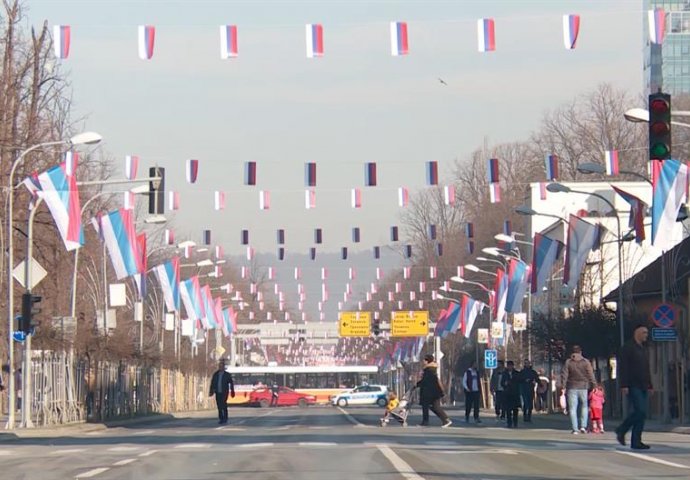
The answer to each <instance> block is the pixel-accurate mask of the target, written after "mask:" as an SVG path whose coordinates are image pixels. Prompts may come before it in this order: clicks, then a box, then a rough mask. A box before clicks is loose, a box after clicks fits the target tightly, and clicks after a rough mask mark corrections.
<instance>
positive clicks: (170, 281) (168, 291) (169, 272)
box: [154, 257, 180, 312]
mask: <svg viewBox="0 0 690 480" xmlns="http://www.w3.org/2000/svg"><path fill="white" fill-rule="evenodd" d="M154 271H155V272H156V276H157V277H158V283H160V286H161V290H162V291H163V298H165V306H166V308H167V310H168V312H177V311H178V310H179V305H180V258H179V257H175V258H173V259H172V260H169V261H167V262H165V263H163V264H161V265H158V266H156V267H154Z"/></svg>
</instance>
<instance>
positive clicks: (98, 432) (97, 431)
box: [84, 430, 105, 435]
mask: <svg viewBox="0 0 690 480" xmlns="http://www.w3.org/2000/svg"><path fill="white" fill-rule="evenodd" d="M104 433H105V432H104V431H102V430H96V431H95V432H86V433H85V434H84V435H103V434H104Z"/></svg>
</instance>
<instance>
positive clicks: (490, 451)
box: [434, 448, 520, 455]
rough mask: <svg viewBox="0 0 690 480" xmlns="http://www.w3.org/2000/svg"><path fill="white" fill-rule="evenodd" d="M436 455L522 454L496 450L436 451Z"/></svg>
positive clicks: (507, 450)
mask: <svg viewBox="0 0 690 480" xmlns="http://www.w3.org/2000/svg"><path fill="white" fill-rule="evenodd" d="M434 453H435V454H436V453H445V454H448V455H451V454H452V455H462V454H463V453H470V454H472V455H476V454H478V453H493V454H497V455H518V454H519V453H520V452H517V451H515V450H509V449H500V448H495V449H491V450H434Z"/></svg>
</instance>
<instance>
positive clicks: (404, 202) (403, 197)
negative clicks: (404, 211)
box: [398, 187, 410, 208]
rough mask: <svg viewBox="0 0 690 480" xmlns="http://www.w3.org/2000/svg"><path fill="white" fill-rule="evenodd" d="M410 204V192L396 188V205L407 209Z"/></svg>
mask: <svg viewBox="0 0 690 480" xmlns="http://www.w3.org/2000/svg"><path fill="white" fill-rule="evenodd" d="M409 203H410V191H409V189H408V188H407V187H399V188H398V205H399V206H400V207H403V208H405V207H407V206H408V205H409Z"/></svg>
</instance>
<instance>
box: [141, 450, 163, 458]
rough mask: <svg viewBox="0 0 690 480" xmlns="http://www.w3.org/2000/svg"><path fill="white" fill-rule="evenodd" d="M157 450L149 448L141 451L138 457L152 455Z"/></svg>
mask: <svg viewBox="0 0 690 480" xmlns="http://www.w3.org/2000/svg"><path fill="white" fill-rule="evenodd" d="M157 451H158V450H149V451H147V452H142V453H140V454H139V456H140V457H148V456H149V455H153V454H154V453H156V452H157Z"/></svg>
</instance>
